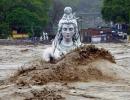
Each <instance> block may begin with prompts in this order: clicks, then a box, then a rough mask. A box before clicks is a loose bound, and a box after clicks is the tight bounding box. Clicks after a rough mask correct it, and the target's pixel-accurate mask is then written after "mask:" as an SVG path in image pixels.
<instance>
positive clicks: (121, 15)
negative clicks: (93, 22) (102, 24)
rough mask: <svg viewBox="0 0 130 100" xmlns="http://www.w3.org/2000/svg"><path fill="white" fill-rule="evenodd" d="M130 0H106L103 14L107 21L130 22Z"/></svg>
mask: <svg viewBox="0 0 130 100" xmlns="http://www.w3.org/2000/svg"><path fill="white" fill-rule="evenodd" d="M129 14H130V0H104V2H103V7H102V16H103V19H105V20H106V21H113V22H115V23H120V22H124V23H129V19H130V18H129V17H130V16H129Z"/></svg>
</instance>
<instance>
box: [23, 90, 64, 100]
mask: <svg viewBox="0 0 130 100" xmlns="http://www.w3.org/2000/svg"><path fill="white" fill-rule="evenodd" d="M56 92H57V91H54V90H49V89H46V88H44V89H43V90H42V91H38V90H37V91H36V90H33V91H31V93H32V94H33V97H31V98H26V99H25V100H65V98H64V97H62V96H61V95H59V94H56Z"/></svg>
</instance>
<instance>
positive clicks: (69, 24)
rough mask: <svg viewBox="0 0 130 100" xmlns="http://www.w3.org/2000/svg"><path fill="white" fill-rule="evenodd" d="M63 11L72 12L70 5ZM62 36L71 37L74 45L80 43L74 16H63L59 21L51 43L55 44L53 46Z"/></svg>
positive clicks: (58, 42) (57, 43)
mask: <svg viewBox="0 0 130 100" xmlns="http://www.w3.org/2000/svg"><path fill="white" fill-rule="evenodd" d="M64 11H66V12H68V13H69V11H71V12H72V9H71V7H66V8H65V9H64ZM63 38H72V41H73V43H74V44H75V45H78V44H79V43H80V36H79V32H78V25H77V20H76V18H75V17H70V18H67V17H64V18H62V19H61V20H60V21H59V24H58V32H57V34H56V37H55V39H54V41H53V45H55V47H56V45H59V44H60V43H61V41H62V39H63Z"/></svg>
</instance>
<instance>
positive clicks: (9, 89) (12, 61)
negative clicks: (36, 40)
mask: <svg viewBox="0 0 130 100" xmlns="http://www.w3.org/2000/svg"><path fill="white" fill-rule="evenodd" d="M94 45H95V46H96V47H98V48H105V49H106V50H108V51H109V52H110V53H111V54H112V55H113V56H114V57H115V61H116V66H119V69H120V70H118V69H113V70H117V71H118V72H120V73H122V74H121V76H120V77H122V76H123V75H124V76H125V74H126V73H124V74H123V70H127V71H128V73H129V72H130V43H117V44H114V43H107V44H94ZM47 47H49V45H37V46H34V45H19V46H18V45H17V46H16V45H8V46H7V45H0V100H130V79H129V77H127V78H126V79H124V80H123V79H122V80H116V81H113V80H110V81H109V80H91V81H86V82H83V81H74V82H48V83H46V84H44V85H35V84H30V85H27V86H26V85H25V86H19V85H17V84H15V83H8V82H5V80H8V78H9V77H10V76H12V75H13V74H14V73H15V72H17V71H18V70H19V69H21V67H22V66H26V65H27V66H28V65H29V62H30V64H31V63H32V61H35V59H40V58H41V55H42V51H43V50H44V49H45V48H47ZM101 63H102V65H103V66H104V67H105V66H106V65H105V64H107V62H105V61H104V60H101ZM95 64H98V63H95ZM110 66H111V64H110ZM120 66H121V67H120ZM121 68H123V70H122V71H121ZM102 69H103V68H102ZM103 70H104V69H103ZM106 70H107V69H106ZM110 74H111V73H110ZM26 75H28V76H29V75H30V73H29V74H26ZM126 76H127V75H126ZM14 80H15V79H14Z"/></svg>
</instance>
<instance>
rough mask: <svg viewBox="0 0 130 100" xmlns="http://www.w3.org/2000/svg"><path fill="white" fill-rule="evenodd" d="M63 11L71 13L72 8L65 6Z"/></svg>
mask: <svg viewBox="0 0 130 100" xmlns="http://www.w3.org/2000/svg"><path fill="white" fill-rule="evenodd" d="M64 13H65V14H71V13H72V8H71V7H65V9H64Z"/></svg>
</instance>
